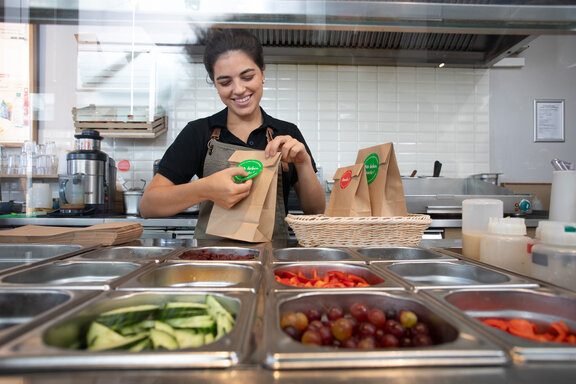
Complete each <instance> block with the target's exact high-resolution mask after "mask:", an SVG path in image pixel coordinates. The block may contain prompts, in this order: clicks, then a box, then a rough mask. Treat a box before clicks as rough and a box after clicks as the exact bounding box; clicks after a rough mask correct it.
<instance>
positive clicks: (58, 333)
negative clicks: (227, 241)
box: [0, 291, 255, 372]
mask: <svg viewBox="0 0 576 384" xmlns="http://www.w3.org/2000/svg"><path fill="white" fill-rule="evenodd" d="M207 294H210V295H212V296H215V297H216V298H217V300H218V301H219V302H220V303H221V304H222V305H223V306H224V307H225V308H226V309H227V310H228V311H230V312H231V313H233V314H235V315H236V319H235V325H234V327H233V328H232V330H231V331H230V332H229V333H228V334H226V335H224V336H223V337H222V338H221V339H219V340H217V341H215V342H213V343H210V344H206V345H204V346H202V347H198V348H188V349H185V350H175V351H168V350H161V351H158V350H155V351H140V352H130V351H120V350H117V351H87V350H84V349H75V348H74V345H81V344H83V343H84V336H85V334H86V330H87V328H88V326H89V324H90V323H91V322H92V321H93V320H95V319H96V317H97V316H98V315H99V314H100V313H103V312H107V311H110V310H114V309H117V308H120V307H132V306H137V305H143V304H155V305H161V304H163V303H166V302H172V301H180V302H204V301H205V298H206V295H207ZM254 306H255V295H254V294H253V293H250V292H246V291H245V292H229V293H225V294H221V293H218V292H210V291H206V292H197V293H189V292H184V291H179V292H172V293H166V292H127V291H108V292H104V293H101V294H100V295H98V296H97V297H95V298H93V299H91V300H88V301H86V302H83V303H81V304H80V305H79V306H77V307H76V308H74V309H73V310H70V311H68V312H66V313H63V314H61V315H59V316H58V317H55V318H53V319H51V320H50V321H48V322H46V323H44V324H42V325H41V326H39V327H36V328H35V329H33V330H31V331H29V332H27V333H25V334H23V335H21V336H20V337H18V338H16V339H14V340H11V341H10V342H9V343H7V344H5V345H4V346H3V347H0V370H2V369H5V370H8V369H10V370H12V371H20V370H22V371H26V372H30V371H33V370H46V369H48V370H50V371H54V370H74V369H113V368H116V369H157V368H212V367H215V368H223V367H230V366H234V365H236V364H238V363H241V362H243V361H245V359H246V358H247V355H248V347H249V344H250V343H249V341H248V338H249V336H250V334H251V329H250V327H251V320H252V317H253V312H254Z"/></svg>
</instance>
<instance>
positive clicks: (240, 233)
mask: <svg viewBox="0 0 576 384" xmlns="http://www.w3.org/2000/svg"><path fill="white" fill-rule="evenodd" d="M280 156H281V154H280V153H277V154H276V155H275V156H274V157H271V158H269V159H266V158H265V156H264V151H236V152H234V153H233V154H232V156H230V158H229V159H228V162H229V163H230V164H231V165H232V166H241V167H243V168H244V169H245V170H246V171H247V172H248V174H249V175H248V176H246V177H243V178H242V177H238V178H237V179H236V181H237V182H243V181H246V180H248V179H252V188H250V194H249V195H248V197H246V198H245V199H243V200H242V201H240V202H239V203H237V204H236V205H234V206H233V207H232V208H230V209H226V208H222V207H220V206H219V205H217V204H214V207H213V208H212V212H211V213H210V218H209V219H208V225H207V227H206V233H207V234H209V235H215V236H220V237H225V238H228V239H234V240H241V241H247V242H251V243H260V242H266V241H271V240H272V234H273V232H274V219H275V216H276V215H275V214H276V192H277V187H278V180H277V179H278V168H279V167H278V164H279V162H280Z"/></svg>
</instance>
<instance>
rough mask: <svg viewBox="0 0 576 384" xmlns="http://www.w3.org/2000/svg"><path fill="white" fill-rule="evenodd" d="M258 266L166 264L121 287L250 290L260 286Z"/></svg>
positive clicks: (137, 276)
mask: <svg viewBox="0 0 576 384" xmlns="http://www.w3.org/2000/svg"><path fill="white" fill-rule="evenodd" d="M261 275H262V265H261V264H258V263H243V264H241V263H233V262H229V263H200V262H198V263H192V262H186V263H162V264H156V265H154V266H153V267H151V268H148V269H146V270H145V271H143V272H142V273H139V274H138V275H136V276H133V277H132V278H130V279H129V280H128V281H125V282H123V283H122V284H120V285H118V287H117V289H121V290H134V291H142V290H160V291H174V290H182V289H215V290H250V291H254V292H255V291H256V290H257V288H258V286H259V285H260V278H261Z"/></svg>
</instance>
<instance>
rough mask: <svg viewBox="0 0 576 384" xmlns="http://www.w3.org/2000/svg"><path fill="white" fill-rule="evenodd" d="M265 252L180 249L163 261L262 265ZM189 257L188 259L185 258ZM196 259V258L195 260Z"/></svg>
mask: <svg viewBox="0 0 576 384" xmlns="http://www.w3.org/2000/svg"><path fill="white" fill-rule="evenodd" d="M265 253H266V250H265V248H264V247H261V246H258V247H256V246H255V247H238V246H209V247H192V248H186V249H180V250H179V251H178V252H176V253H174V254H171V255H170V256H169V257H167V258H166V259H164V260H165V261H166V262H180V263H182V262H193V263H197V262H210V263H230V262H234V263H260V264H261V263H262V262H263V260H264V257H265ZM187 255H190V257H187ZM206 255H223V256H230V257H226V258H221V259H214V258H204V257H206ZM196 257H197V258H196Z"/></svg>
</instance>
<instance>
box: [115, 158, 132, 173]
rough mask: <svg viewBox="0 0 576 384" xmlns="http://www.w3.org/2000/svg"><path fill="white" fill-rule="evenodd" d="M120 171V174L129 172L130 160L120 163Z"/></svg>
mask: <svg viewBox="0 0 576 384" xmlns="http://www.w3.org/2000/svg"><path fill="white" fill-rule="evenodd" d="M118 170H119V171H120V172H128V171H129V170H130V162H129V161H128V160H120V161H119V162H118Z"/></svg>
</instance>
